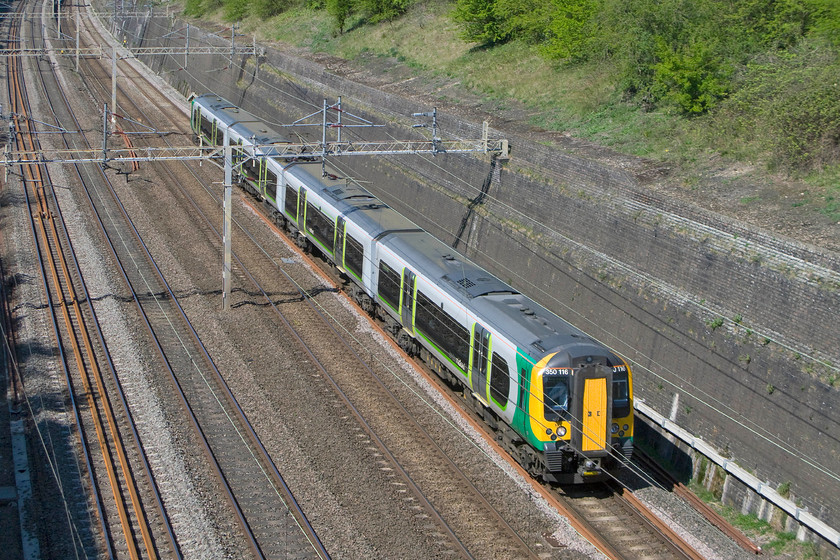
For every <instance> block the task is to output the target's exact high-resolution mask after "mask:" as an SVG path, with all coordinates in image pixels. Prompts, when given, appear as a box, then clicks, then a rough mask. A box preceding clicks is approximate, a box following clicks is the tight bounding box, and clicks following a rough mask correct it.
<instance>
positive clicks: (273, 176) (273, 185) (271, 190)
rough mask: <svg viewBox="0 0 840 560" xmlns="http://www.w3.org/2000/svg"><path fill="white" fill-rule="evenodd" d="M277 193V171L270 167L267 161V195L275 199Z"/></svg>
mask: <svg viewBox="0 0 840 560" xmlns="http://www.w3.org/2000/svg"><path fill="white" fill-rule="evenodd" d="M276 193H277V173H275V172H274V171H272V170H271V169H269V168H268V160H266V162H265V196H266V197H268V198H270V199H271V200H272V201H274V199H275V197H276Z"/></svg>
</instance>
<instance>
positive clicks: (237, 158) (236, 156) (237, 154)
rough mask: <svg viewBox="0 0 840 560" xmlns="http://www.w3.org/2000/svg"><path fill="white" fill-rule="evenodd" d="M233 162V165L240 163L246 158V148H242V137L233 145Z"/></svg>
mask: <svg viewBox="0 0 840 560" xmlns="http://www.w3.org/2000/svg"><path fill="white" fill-rule="evenodd" d="M231 156H232V157H231V159H230V161H231V164H232V165H239V164H240V163H242V160H243V159H245V150H243V149H242V139H241V138H240V139H239V142H237V143H236V144H234V145H233V152H232V154H231Z"/></svg>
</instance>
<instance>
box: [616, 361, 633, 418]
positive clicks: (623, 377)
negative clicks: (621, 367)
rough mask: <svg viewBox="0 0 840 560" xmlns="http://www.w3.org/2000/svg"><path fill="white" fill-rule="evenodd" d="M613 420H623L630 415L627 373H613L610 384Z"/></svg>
mask: <svg viewBox="0 0 840 560" xmlns="http://www.w3.org/2000/svg"><path fill="white" fill-rule="evenodd" d="M612 397H613V401H612V403H613V418H623V417H625V416H627V415H629V414H630V382H629V379H628V376H627V371H626V370H625V371H624V372H623V373H621V372H615V371H613V382H612Z"/></svg>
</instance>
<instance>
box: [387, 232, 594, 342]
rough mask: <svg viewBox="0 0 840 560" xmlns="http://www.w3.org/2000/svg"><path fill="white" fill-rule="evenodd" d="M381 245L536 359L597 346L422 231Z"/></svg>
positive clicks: (390, 237) (396, 235)
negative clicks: (562, 347) (549, 353)
mask: <svg viewBox="0 0 840 560" xmlns="http://www.w3.org/2000/svg"><path fill="white" fill-rule="evenodd" d="M381 243H382V244H383V245H385V246H386V247H388V248H390V249H391V250H393V251H394V252H396V253H398V254H399V255H400V256H401V257H402V258H404V259H405V260H406V261H407V262H408V263H409V266H410V267H411V268H412V270H413V271H414V272H416V273H418V274H422V275H424V276H426V277H428V278H429V279H430V280H432V281H433V282H435V283H436V284H437V285H438V286H441V287H443V288H444V289H446V291H447V292H448V294H449V295H450V297H452V298H454V299H456V300H458V301H459V302H460V303H461V304H463V305H465V306H468V307H470V308H471V309H472V310H473V311H474V312H476V313H477V315H479V316H480V317H482V318H484V319H485V320H486V321H488V322H490V321H492V322H493V324H494V326H495V327H496V328H497V329H498V330H499V331H500V332H501V334H503V335H504V336H505V337H506V338H508V339H509V340H511V341H512V342H513V343H514V344H516V345H517V346H519V347H525V348H528V347H530V348H531V351H532V352H533V353H534V354H536V355H542V354H545V353H546V352H547V351H549V350H551V349H553V348H556V347H557V346H559V345H561V344H563V345H565V344H568V343H574V344H576V345H578V346H582V347H586V348H589V347H597V348H599V349H600V348H601V347H600V345H597V343H596V342H595V341H594V340H592V339H591V338H590V337H589V336H587V335H586V334H584V333H583V331H581V330H580V329H577V328H575V327H574V326H572V325H570V324H569V323H568V322H566V321H564V320H563V319H561V318H560V317H558V316H556V315H554V314H553V313H551V312H550V311H548V310H547V309H545V308H544V307H542V306H541V305H540V304H538V303H537V302H535V301H534V300H532V299H531V298H529V297H527V296H525V295H523V294H521V293H519V292H517V291H516V290H515V289H513V288H512V287H511V286H509V285H507V284H505V283H504V282H502V281H501V280H499V279H498V278H496V277H495V276H493V275H492V274H490V273H489V272H487V271H486V270H484V269H483V268H481V267H479V266H478V265H476V264H475V263H473V262H471V261H470V260H468V259H466V258H465V257H464V256H463V255H461V254H460V253H458V252H457V251H455V250H454V249H452V248H451V247H449V246H448V245H446V244H444V243H443V242H441V241H439V240H438V239H436V238H434V237H433V236H432V235H430V234H428V233H426V232H419V233H394V234H392V235H388V236H386V237H385V238H384V239H382V241H381ZM479 322H481V320H479ZM582 349H583V348H582Z"/></svg>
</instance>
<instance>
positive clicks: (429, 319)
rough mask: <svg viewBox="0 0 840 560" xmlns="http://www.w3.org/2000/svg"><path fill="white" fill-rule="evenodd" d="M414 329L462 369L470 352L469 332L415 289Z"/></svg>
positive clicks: (465, 365) (464, 367)
mask: <svg viewBox="0 0 840 560" xmlns="http://www.w3.org/2000/svg"><path fill="white" fill-rule="evenodd" d="M414 326H415V329H417V330H419V331H421V332H422V333H423V334H424V335H425V336H426V338H427V339H428V340H429V341H430V342H431V343H432V344H434V345H435V346H437V347H438V349H439V350H440V351H441V352H443V353H444V354H446V355H447V356H449V358H450V359H451V360H452V361H453V362H454V363H455V365H456V366H457V367H458V368H459V369H461V371H464V370H465V369H466V367H467V360H468V359H469V352H470V332H469V331H468V330H467V328H466V327H464V326H463V325H461V324H460V323H458V322H457V321H456V320H455V319H453V318H452V317H450V316H449V314H447V313H446V312H445V311H444V310H443V309H441V308H440V307H438V306H437V305H436V304H435V303H434V302H433V301H432V300H430V299H429V298H428V297H426V295H425V294H423V292H421V291H419V290H418V291H417V307H416V312H415V316H414Z"/></svg>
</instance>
